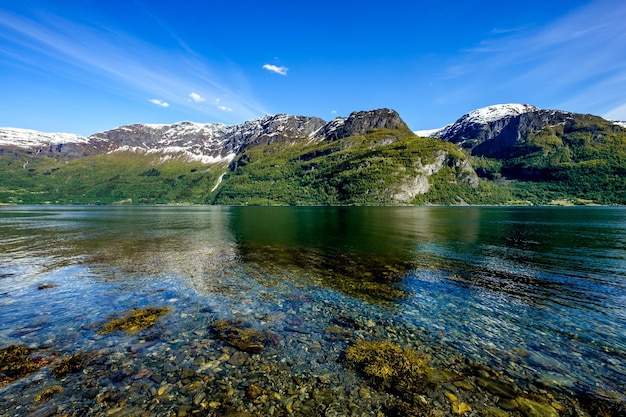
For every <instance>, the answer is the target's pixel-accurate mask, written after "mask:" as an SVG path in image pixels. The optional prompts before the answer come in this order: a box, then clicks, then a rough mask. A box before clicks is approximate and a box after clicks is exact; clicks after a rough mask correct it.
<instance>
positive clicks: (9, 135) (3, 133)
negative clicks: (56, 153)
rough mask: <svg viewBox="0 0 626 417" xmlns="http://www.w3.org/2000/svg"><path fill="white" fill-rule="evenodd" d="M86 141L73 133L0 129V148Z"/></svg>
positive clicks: (86, 140)
mask: <svg viewBox="0 0 626 417" xmlns="http://www.w3.org/2000/svg"><path fill="white" fill-rule="evenodd" d="M87 142H88V139H87V138H86V137H84V136H80V135H76V134H74V133H44V132H38V131H36V130H30V129H18V128H13V127H4V128H0V146H17V147H21V148H30V147H37V146H48V145H60V144H65V143H87Z"/></svg>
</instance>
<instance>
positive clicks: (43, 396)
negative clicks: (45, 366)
mask: <svg viewBox="0 0 626 417" xmlns="http://www.w3.org/2000/svg"><path fill="white" fill-rule="evenodd" d="M61 391H63V388H61V387H60V386H58V385H54V386H52V387H50V388H48V389H45V390H43V391H41V392H40V393H39V394H37V396H36V397H35V402H40V401H49V400H50V399H51V398H52V397H53V396H54V394H56V393H57V392H61Z"/></svg>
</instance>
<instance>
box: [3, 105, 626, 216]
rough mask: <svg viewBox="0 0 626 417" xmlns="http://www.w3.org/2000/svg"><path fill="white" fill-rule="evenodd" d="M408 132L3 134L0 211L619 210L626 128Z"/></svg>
mask: <svg viewBox="0 0 626 417" xmlns="http://www.w3.org/2000/svg"><path fill="white" fill-rule="evenodd" d="M416 133H418V135H417V136H416V135H415V134H414V133H413V132H411V131H410V130H409V128H408V127H407V125H406V124H405V122H404V121H403V120H402V118H401V117H400V116H399V115H398V113H396V112H395V111H394V110H391V109H377V110H370V111H361V112H354V113H352V114H350V115H349V116H348V117H338V118H336V119H334V120H332V121H330V122H326V121H324V120H322V119H320V118H317V117H307V116H291V115H286V114H280V115H273V116H270V115H268V116H264V117H261V118H259V119H255V120H251V121H247V122H245V123H241V124H238V125H224V124H220V123H205V124H202V123H193V122H187V121H186V122H179V123H174V124H169V125H166V124H161V125H155V124H133V125H127V126H120V127H117V128H115V129H111V130H108V131H105V132H100V133H95V134H93V135H90V136H89V137H82V136H79V135H73V134H66V133H41V132H36V131H32V130H25V129H14V128H3V129H0V202H21V203H42V202H55V203H56V202H58V203H90V204H94V203H104V204H108V203H115V202H133V203H205V204H206V203H219V204H378V205H380V204H382V205H394V204H511V203H516V202H520V203H522V202H523V203H529V202H532V203H534V204H546V203H550V202H552V201H555V200H557V201H569V202H574V203H581V202H596V203H602V204H616V203H617V204H626V195H625V194H624V193H625V190H626V183H625V182H624V181H625V180H624V178H626V175H624V174H625V173H624V169H625V168H624V167H626V156H625V155H624V153H625V150H626V142H625V141H626V130H624V128H623V127H622V126H620V125H619V124H616V123H614V122H609V121H606V120H604V119H602V118H599V117H597V116H591V115H580V114H576V113H571V112H566V111H560V110H543V109H539V108H537V107H535V106H532V105H527V104H506V105H496V106H489V107H485V108H482V109H477V110H474V111H472V112H470V113H468V114H466V115H464V116H462V117H461V118H460V119H458V120H457V121H456V122H454V123H452V124H450V125H448V126H446V127H444V128H442V129H436V130H433V131H428V132H425V131H421V132H416ZM479 178H480V179H479Z"/></svg>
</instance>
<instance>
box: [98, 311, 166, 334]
mask: <svg viewBox="0 0 626 417" xmlns="http://www.w3.org/2000/svg"><path fill="white" fill-rule="evenodd" d="M169 312H170V308H169V307H148V308H143V309H134V310H132V312H131V313H130V314H128V315H126V316H124V317H119V318H114V319H112V320H110V321H109V322H107V323H105V324H104V325H103V326H102V328H101V329H100V330H98V333H99V334H106V333H111V332H114V331H118V330H124V331H127V332H129V333H135V332H138V331H139V330H144V329H148V328H150V327H152V326H154V325H155V324H156V322H157V320H158V319H159V318H161V317H162V316H164V315H166V314H167V313H169Z"/></svg>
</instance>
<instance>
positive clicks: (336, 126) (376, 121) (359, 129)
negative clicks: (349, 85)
mask: <svg viewBox="0 0 626 417" xmlns="http://www.w3.org/2000/svg"><path fill="white" fill-rule="evenodd" d="M372 129H400V130H408V129H409V128H408V126H407V125H406V123H404V120H402V118H401V117H400V115H399V114H398V113H397V112H396V111H395V110H391V109H378V110H370V111H359V112H353V113H351V114H350V116H348V117H347V118H344V117H338V118H336V119H335V120H333V121H332V122H330V123H328V124H326V125H325V126H324V127H323V128H322V129H321V130H320V131H319V132H317V133H316V136H317V137H320V138H323V139H325V140H338V139H343V138H347V137H349V136H355V135H362V134H364V133H367V132H369V131H370V130H372Z"/></svg>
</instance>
